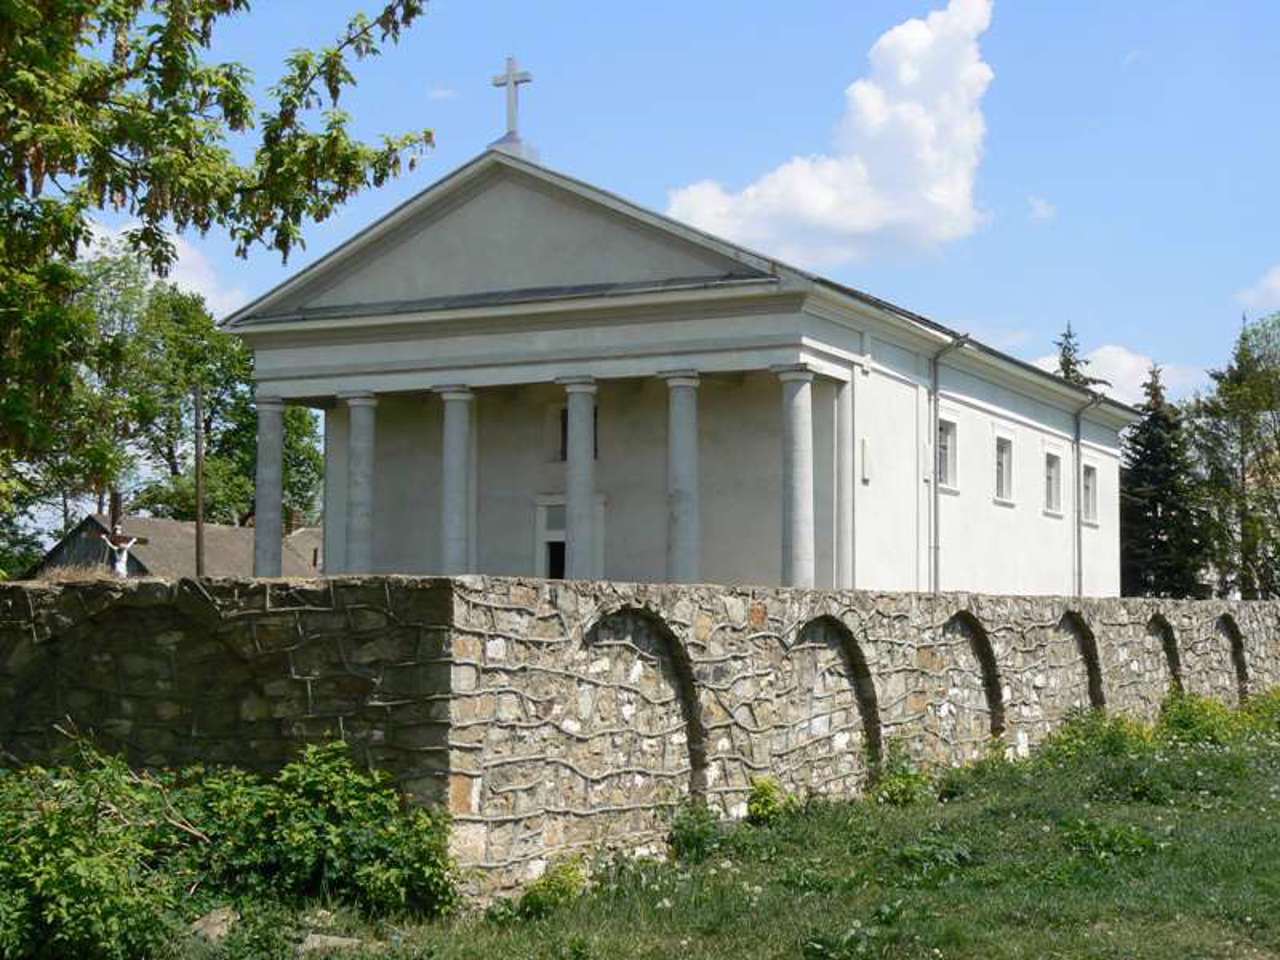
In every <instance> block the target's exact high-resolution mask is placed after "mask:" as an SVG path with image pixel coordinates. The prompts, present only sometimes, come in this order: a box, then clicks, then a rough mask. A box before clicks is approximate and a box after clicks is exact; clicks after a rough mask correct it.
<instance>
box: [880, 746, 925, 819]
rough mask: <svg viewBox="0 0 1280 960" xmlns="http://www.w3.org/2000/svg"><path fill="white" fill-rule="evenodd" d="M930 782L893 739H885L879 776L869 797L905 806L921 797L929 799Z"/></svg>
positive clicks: (891, 804)
mask: <svg viewBox="0 0 1280 960" xmlns="http://www.w3.org/2000/svg"><path fill="white" fill-rule="evenodd" d="M933 796H934V790H933V782H932V781H931V780H930V778H929V775H928V774H927V773H925V772H924V771H923V770H922V769H921V768H920V767H919V766H918V765H917V764H916V762H915V761H914V760H913V759H912V758H911V755H910V754H909V753H907V750H906V748H905V747H904V746H903V745H902V743H901V742H899V741H897V740H891V741H889V746H888V749H887V750H886V751H885V756H884V760H883V761H881V764H880V771H879V775H878V776H877V777H876V781H875V785H874V786H873V787H872V788H871V792H870V797H871V799H872V800H873V801H874V802H875V803H878V804H883V805H886V806H890V807H907V806H910V805H911V804H913V803H917V802H919V801H921V800H927V799H933Z"/></svg>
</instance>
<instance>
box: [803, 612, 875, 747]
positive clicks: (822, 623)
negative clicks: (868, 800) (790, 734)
mask: <svg viewBox="0 0 1280 960" xmlns="http://www.w3.org/2000/svg"><path fill="white" fill-rule="evenodd" d="M806 650H814V651H829V652H830V654H831V655H832V656H833V659H834V663H833V665H834V666H836V668H837V669H836V671H828V673H831V674H834V676H831V677H828V676H826V675H822V674H817V675H815V676H813V677H808V676H802V677H801V678H800V682H802V683H805V682H808V683H810V684H811V686H810V689H809V691H808V693H809V695H810V698H811V700H810V712H811V714H812V715H814V717H816V716H817V715H819V714H821V713H823V711H824V710H826V709H828V708H827V707H824V706H823V705H822V704H821V701H822V700H827V701H829V704H830V706H829V709H831V710H832V711H834V712H835V713H836V714H837V716H839V715H840V714H841V713H842V712H843V710H844V709H845V708H844V707H843V706H842V704H843V703H844V702H846V701H845V696H846V695H847V694H848V693H852V695H853V704H854V706H855V708H856V710H857V719H858V722H859V723H860V725H861V732H862V736H861V740H862V751H863V755H864V756H865V758H866V763H867V766H868V768H869V769H870V770H871V771H873V772H874V771H875V770H876V768H877V767H878V766H879V764H880V760H881V759H882V757H883V754H884V745H883V737H882V733H881V729H880V705H879V702H878V701H877V699H876V686H875V681H874V680H873V678H872V676H871V670H870V668H869V667H868V666H867V658H866V655H865V654H864V652H863V650H862V647H861V646H860V645H859V643H858V641H857V639H856V638H855V637H854V635H853V632H852V631H851V630H850V629H849V628H848V627H847V626H845V625H844V624H843V623H841V622H840V620H838V619H837V618H836V617H833V616H830V615H824V616H821V617H817V618H815V619H813V620H810V621H809V622H808V623H806V624H805V625H804V626H803V627H801V628H800V630H799V631H798V632H797V633H796V642H795V643H794V644H793V645H792V648H791V651H790V658H791V660H792V661H793V662H794V661H797V660H798V659H799V658H800V656H801V655H802V654H803V652H804V651H806ZM829 679H831V680H834V681H835V684H830V683H828V680H829ZM811 722H812V721H811Z"/></svg>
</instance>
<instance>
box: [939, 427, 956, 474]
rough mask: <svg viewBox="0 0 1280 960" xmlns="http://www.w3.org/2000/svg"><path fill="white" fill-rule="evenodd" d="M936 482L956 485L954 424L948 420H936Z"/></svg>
mask: <svg viewBox="0 0 1280 960" xmlns="http://www.w3.org/2000/svg"><path fill="white" fill-rule="evenodd" d="M938 483H939V484H940V485H941V486H944V487H954V486H955V485H956V425H955V424H954V423H952V422H951V421H950V420H939V421H938Z"/></svg>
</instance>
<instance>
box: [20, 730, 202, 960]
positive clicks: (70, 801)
mask: <svg viewBox="0 0 1280 960" xmlns="http://www.w3.org/2000/svg"><path fill="white" fill-rule="evenodd" d="M168 816H170V815H169V814H168V812H167V811H166V808H165V804H164V802H163V794H162V792H161V791H160V790H159V788H158V787H157V785H156V784H155V783H154V782H153V781H149V780H146V779H142V778H138V777H136V776H135V775H134V774H132V773H131V772H130V771H129V769H128V768H127V767H126V766H125V765H124V763H123V762H121V761H119V760H115V759H110V758H105V757H100V756H97V755H96V754H93V753H92V752H91V751H88V750H84V751H82V753H81V758H80V764H79V769H77V770H75V771H70V770H46V769H43V768H41V767H27V768H25V769H23V770H21V771H17V772H12V773H6V774H4V775H3V776H0V956H4V957H86V958H104V960H117V958H118V960H126V958H132V957H144V956H145V957H151V956H161V955H163V954H164V953H165V952H166V950H167V947H168V945H169V944H171V943H172V942H174V941H175V940H176V939H177V938H176V937H175V935H174V934H175V930H176V929H177V926H178V921H177V918H176V915H175V909H176V906H177V903H178V900H179V896H180V889H179V888H178V887H177V885H176V883H175V882H174V880H173V878H172V877H171V876H169V875H167V874H166V872H165V871H164V870H163V869H161V868H160V867H159V866H158V864H157V862H156V860H157V858H156V852H155V848H156V846H157V845H158V844H157V843H156V839H157V836H158V835H159V834H162V833H163V832H164V831H165V829H166V826H167V820H166V817H168ZM175 820H176V818H175Z"/></svg>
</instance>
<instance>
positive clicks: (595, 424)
mask: <svg viewBox="0 0 1280 960" xmlns="http://www.w3.org/2000/svg"><path fill="white" fill-rule="evenodd" d="M591 431H592V437H591V443H592V446H593V449H594V456H595V459H597V460H599V459H600V408H599V407H596V408H595V409H594V410H592V412H591ZM558 459H559V460H560V462H561V463H566V462H568V460H569V408H568V407H561V408H560V452H559V455H558Z"/></svg>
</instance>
